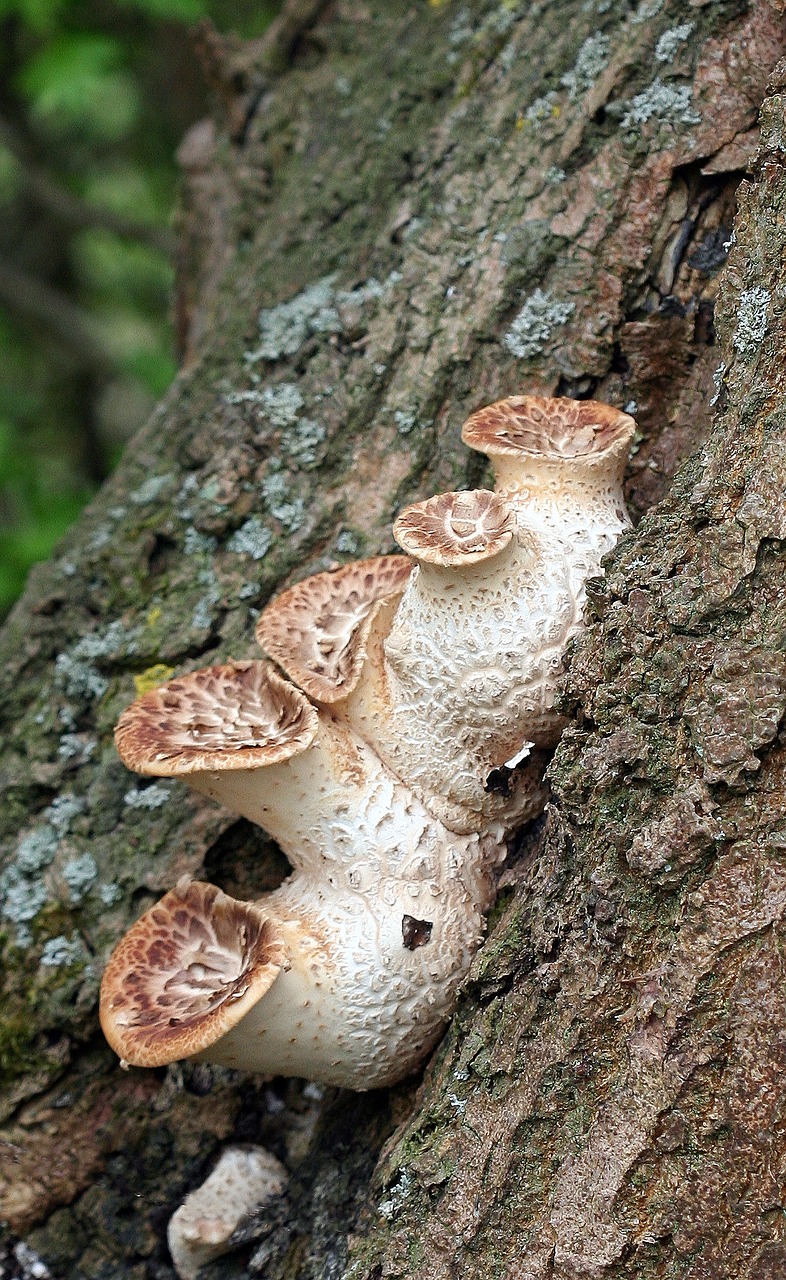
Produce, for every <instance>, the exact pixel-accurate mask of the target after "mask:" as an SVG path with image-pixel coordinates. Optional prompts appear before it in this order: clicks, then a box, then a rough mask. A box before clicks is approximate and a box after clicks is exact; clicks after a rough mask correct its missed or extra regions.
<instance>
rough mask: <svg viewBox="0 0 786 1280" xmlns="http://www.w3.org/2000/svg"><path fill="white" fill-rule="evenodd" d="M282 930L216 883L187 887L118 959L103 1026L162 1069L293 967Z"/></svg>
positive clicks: (116, 1045) (117, 1045) (104, 993)
mask: <svg viewBox="0 0 786 1280" xmlns="http://www.w3.org/2000/svg"><path fill="white" fill-rule="evenodd" d="M286 963H287V961H286V949H285V947H284V944H283V942H282V941H281V939H280V938H279V937H278V936H277V934H276V926H275V925H274V924H273V923H272V922H271V921H270V920H268V919H266V918H265V916H264V915H263V914H262V912H261V911H260V910H259V908H257V907H255V906H253V905H252V904H246V903H242V902H236V901H235V899H233V898H229V897H228V896H227V895H226V894H225V893H222V892H221V890H220V889H217V888H215V886H213V885H209V884H202V883H200V882H199V881H192V882H181V883H180V884H179V885H178V886H177V888H175V889H173V890H171V892H170V893H168V894H166V895H165V897H163V898H162V899H161V901H160V902H159V903H157V904H156V906H154V907H152V908H151V909H150V911H148V912H146V914H145V915H143V916H142V917H141V919H140V920H138V921H137V923H136V924H135V925H134V926H133V928H132V929H131V930H129V932H128V933H127V934H126V936H125V938H123V940H122V941H121V943H120V945H119V946H118V947H117V948H116V950H115V951H114V952H113V953H112V956H111V959H110V961H109V964H108V966H107V969H106V973H105V975H104V980H103V983H102V986H101V1011H100V1012H101V1025H102V1027H103V1029H104V1034H105V1035H106V1038H107V1040H108V1041H109V1043H110V1044H111V1045H112V1048H113V1049H114V1050H115V1052H116V1053H117V1054H118V1055H119V1056H120V1057H121V1058H123V1059H124V1060H125V1061H127V1062H131V1063H133V1064H134V1065H135V1066H146V1067H150V1066H161V1065H163V1064H164V1063H167V1062H172V1061H175V1060H177V1059H179V1058H183V1057H187V1056H188V1055H190V1054H193V1053H198V1052H200V1050H202V1049H204V1048H206V1047H207V1046H208V1045H210V1044H213V1043H214V1041H215V1040H217V1039H218V1038H219V1037H220V1036H222V1035H224V1033H225V1032H226V1031H228V1030H229V1028H230V1027H233V1026H235V1025H236V1023H237V1022H239V1021H240V1019H241V1017H242V1016H243V1015H244V1014H245V1013H246V1011H247V1010H248V1008H250V1007H251V1005H252V1004H255V1003H256V1001H257V1000H260V999H261V998H262V996H263V995H264V994H265V992H266V991H268V990H269V988H270V987H271V986H272V984H273V982H274V980H275V979H276V977H277V976H278V974H279V973H280V972H281V970H282V969H283V968H285V967H286Z"/></svg>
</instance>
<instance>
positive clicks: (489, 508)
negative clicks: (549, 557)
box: [393, 489, 514, 566]
mask: <svg viewBox="0 0 786 1280" xmlns="http://www.w3.org/2000/svg"><path fill="white" fill-rule="evenodd" d="M513 526H514V518H513V514H512V512H511V511H510V509H509V507H508V506H507V504H506V503H505V501H504V499H503V498H501V497H500V496H499V495H498V494H496V493H491V492H490V491H489V490H487V489H470V490H468V491H463V492H459V493H440V494H437V496H436V497H434V498H429V499H428V500H427V501H426V502H416V503H413V505H412V506H410V507H405V508H404V510H403V511H402V512H401V513H400V515H399V516H398V519H397V520H396V523H395V524H394V526H393V536H394V538H395V539H396V541H397V542H398V543H399V544H400V545H401V546H402V547H403V548H404V550H405V551H408V552H409V553H410V555H413V556H416V557H417V559H418V560H425V561H426V562H427V563H429V564H437V565H446V566H454V565H455V566H458V565H467V564H476V563H479V562H480V561H482V560H489V559H491V557H492V556H495V555H498V554H499V552H500V551H502V550H503V549H504V548H505V547H506V546H507V545H508V543H509V542H510V540H511V538H512V537H513Z"/></svg>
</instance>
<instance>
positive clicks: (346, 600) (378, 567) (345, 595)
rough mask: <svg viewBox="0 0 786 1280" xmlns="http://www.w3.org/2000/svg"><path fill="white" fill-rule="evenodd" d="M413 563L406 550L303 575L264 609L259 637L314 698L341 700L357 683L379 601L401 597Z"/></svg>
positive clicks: (292, 677) (266, 651) (268, 652)
mask: <svg viewBox="0 0 786 1280" xmlns="http://www.w3.org/2000/svg"><path fill="white" fill-rule="evenodd" d="M412 569H413V564H412V561H411V560H408V559H407V557H406V556H376V557H374V558H373V559H371V560H359V561H357V562H356V563H354V564H347V565H344V566H343V568H341V569H337V570H335V572H332V573H317V574H314V575H313V576H312V577H310V578H305V579H304V580H303V581H302V582H298V583H296V584H295V586H294V587H290V588H289V589H288V590H287V591H283V592H282V593H281V595H279V596H276V598H275V599H274V600H273V601H272V602H271V604H269V605H268V606H267V608H266V609H265V610H264V611H263V613H262V615H261V617H260V619H259V622H258V623H257V629H256V636H257V641H258V643H259V645H260V647H261V648H262V649H263V650H264V651H265V653H266V654H268V656H269V657H271V658H272V659H273V660H274V661H275V662H277V663H278V665H279V666H280V667H281V668H282V670H283V671H285V672H286V674H287V675H288V676H289V678H290V679H291V680H294V682H295V684H297V685H299V686H300V688H301V689H303V690H304V691H305V692H306V693H307V694H308V696H309V697H310V698H313V699H314V700H315V701H316V702H323V703H333V702H337V701H339V700H340V699H342V698H345V697H346V696H347V694H348V693H351V691H352V689H354V687H355V685H356V684H357V681H358V678H359V676H360V670H361V667H362V665H363V660H364V657H365V653H366V643H367V640H368V633H369V629H370V627H371V623H372V622H373V619H374V616H375V614H376V612H377V611H378V609H379V606H380V604H381V603H382V602H383V601H385V600H389V599H391V598H395V599H398V597H399V596H400V595H401V592H402V590H403V589H404V586H405V584H406V581H407V578H408V577H409V575H410V573H411V572H412Z"/></svg>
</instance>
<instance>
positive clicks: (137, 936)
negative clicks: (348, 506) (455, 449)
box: [101, 396, 635, 1089]
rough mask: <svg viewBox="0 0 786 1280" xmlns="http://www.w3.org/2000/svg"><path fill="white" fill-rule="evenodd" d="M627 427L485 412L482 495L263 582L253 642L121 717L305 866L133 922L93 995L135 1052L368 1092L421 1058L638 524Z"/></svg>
mask: <svg viewBox="0 0 786 1280" xmlns="http://www.w3.org/2000/svg"><path fill="white" fill-rule="evenodd" d="M634 426H635V424H634V422H633V419H632V418H630V417H628V416H627V415H626V414H624V413H621V412H619V411H618V410H615V409H612V408H610V407H609V406H607V405H604V404H599V403H594V402H592V401H571V400H564V399H543V398H538V397H532V396H518V397H514V398H512V399H509V400H503V401H501V402H499V403H498V404H494V405H491V406H490V407H488V408H485V409H481V410H480V411H479V412H477V413H475V414H473V416H472V417H471V418H470V419H469V421H468V422H467V423H466V425H465V427H464V432H463V438H464V440H465V442H466V443H467V444H468V445H469V446H470V447H471V448H474V449H477V450H480V451H481V452H482V453H485V454H487V455H488V456H489V458H490V459H491V462H492V465H493V468H494V473H495V491H494V492H489V491H486V490H475V491H472V492H460V493H448V494H441V495H439V496H438V497H434V498H430V499H429V500H428V501H426V502H419V503H416V504H414V505H413V506H410V507H407V508H406V510H404V511H403V512H402V513H401V514H400V515H399V517H398V519H397V521H396V523H395V526H394V535H395V538H396V540H397V542H398V543H399V544H400V546H401V547H402V549H403V550H404V551H405V552H406V553H407V554H406V555H402V556H399V555H396V556H382V557H377V558H375V559H371V560H364V561H360V562H359V563H355V564H350V565H346V566H344V567H343V568H341V569H339V570H337V571H336V572H329V573H320V574H317V575H316V576H314V577H311V578H307V579H305V581H302V582H299V583H298V584H297V585H296V586H294V587H291V588H289V589H288V590H286V591H284V592H283V593H282V594H281V595H279V596H278V597H277V598H276V599H274V600H273V601H272V603H271V604H270V605H269V606H268V607H267V609H266V610H265V611H264V613H263V614H262V616H261V618H260V620H259V624H258V627H257V639H258V641H259V644H260V646H261V648H262V650H263V652H264V653H265V655H266V658H265V659H264V660H261V659H260V660H258V661H244V662H230V663H227V664H225V665H223V666H215V667H210V668H207V669H206V670H201V671H195V672H192V673H191V674H188V675H183V676H178V677H177V678H175V679H173V680H170V681H169V682H168V683H166V684H164V685H162V686H160V687H159V688H157V689H155V690H153V691H152V692H149V693H146V694H145V695H144V696H143V697H141V698H139V699H138V700H137V701H136V702H135V703H133V705H132V706H130V707H129V708H128V709H127V710H126V711H125V712H124V713H123V715H122V716H121V718H120V722H119V724H118V726H117V731H116V741H117V747H118V751H119V753H120V755H121V757H122V759H123V761H124V762H125V764H126V765H127V766H128V767H129V768H131V769H134V770H136V771H138V772H140V773H143V774H148V775H156V776H159V777H169V778H171V777H182V778H183V780H184V781H185V782H187V783H188V784H189V785H190V786H192V787H194V788H195V789H196V790H197V791H200V792H202V793H203V794H205V795H207V796H210V797H212V798H213V799H215V800H217V801H219V802H220V803H221V804H223V805H225V806H226V807H227V808H229V809H231V810H233V811H234V812H235V813H238V814H241V815H243V816H244V817H246V818H248V819H250V820H251V821H252V822H255V823H258V824H259V825H260V826H261V827H263V828H264V829H265V830H266V831H267V832H268V833H269V834H270V835H272V836H273V837H274V838H275V839H276V840H277V841H278V843H279V845H280V847H281V849H282V850H283V852H284V853H285V854H286V856H287V858H288V859H289V861H290V864H291V866H292V874H291V876H290V877H289V878H288V879H287V880H286V881H285V882H284V884H283V885H281V887H280V888H278V889H276V890H275V891H274V892H273V893H269V894H267V895H265V896H264V897H263V898H261V899H260V900H259V901H256V902H240V901H237V900H235V899H233V898H231V897H229V896H228V895H227V894H225V893H223V892H222V891H221V890H220V889H217V888H215V887H214V886H212V885H208V884H203V883H200V882H198V881H188V880H186V881H184V882H181V883H179V884H178V885H177V886H176V887H175V888H174V889H172V891H171V892H170V893H168V894H166V896H165V897H164V898H163V899H162V900H161V901H160V902H159V903H157V905H156V906H154V907H153V908H152V909H151V910H149V911H148V912H147V913H146V914H145V915H143V916H142V918H141V919H140V920H139V921H137V923H136V924H135V925H134V926H133V928H132V929H131V930H130V931H129V932H128V933H127V934H126V936H125V937H124V938H123V940H122V941H121V942H120V944H119V945H118V947H117V948H116V949H115V951H114V952H113V954H112V956H111V958H110V960H109V964H108V966H107V969H106V972H105V974H104V979H103V983H102V988H101V1021H102V1025H103V1028H104V1032H105V1034H106V1037H107V1039H108V1040H109V1043H110V1044H111V1045H112V1047H113V1048H114V1049H115V1051H116V1052H117V1053H118V1054H119V1056H120V1057H121V1059H123V1061H124V1062H127V1063H132V1064H134V1065H138V1066H160V1065H162V1064H164V1063H168V1062H172V1061H176V1060H179V1059H182V1058H191V1059H193V1058H198V1059H203V1060H208V1061H211V1062H218V1063H222V1064H225V1065H228V1066H231V1067H238V1068H241V1069H244V1070H248V1071H254V1072H260V1073H264V1074H265V1075H267V1076H272V1075H295V1076H303V1077H306V1078H308V1079H310V1080H316V1081H322V1082H326V1083H330V1084H335V1085H343V1086H347V1087H349V1088H353V1089H370V1088H377V1087H379V1086H383V1085H389V1084H392V1083H393V1082H394V1081H396V1080H399V1079H401V1078H403V1077H405V1076H406V1075H407V1074H409V1073H410V1072H412V1071H413V1070H414V1068H415V1067H416V1066H417V1065H418V1063H419V1062H420V1061H421V1060H422V1059H423V1057H424V1056H425V1055H426V1054H427V1053H428V1051H429V1049H430V1048H431V1047H432V1046H433V1045H434V1043H435V1042H436V1040H437V1038H438V1037H439V1035H440V1032H441V1030H442V1028H443V1027H444V1025H445V1022H446V1020H447V1019H448V1017H449V1016H450V1013H451V1011H452V1008H453V1004H454V1001H455V997H456V992H457V989H458V987H459V984H460V983H461V981H462V979H463V977H464V976H465V975H466V973H467V970H468V967H469V964H470V962H471V960H472V957H473V955H474V954H475V951H476V950H477V948H478V946H479V944H480V942H481V939H482V934H483V925H484V913H485V912H486V911H487V910H488V908H489V906H490V905H491V902H492V900H493V894H494V884H495V871H496V869H497V868H498V866H499V864H500V862H501V860H502V859H503V857H504V854H505V851H506V841H507V839H508V837H509V835H510V833H511V832H512V831H513V830H514V829H515V827H516V826H517V825H519V824H520V823H521V822H522V820H524V819H526V818H528V817H531V816H533V815H534V814H536V813H537V812H538V811H539V810H540V809H541V808H542V806H543V803H544V799H545V796H544V790H543V783H542V772H543V767H544V762H545V759H546V752H547V751H548V750H549V749H550V748H551V747H553V745H554V743H555V741H556V739H557V737H558V736H559V733H560V730H561V727H562V722H561V720H560V718H559V716H558V715H557V714H556V713H555V711H554V709H553V702H554V695H555V688H556V679H557V675H558V672H559V668H560V664H561V661H562V657H563V654H564V651H565V645H566V643H567V641H568V640H569V639H570V637H571V636H572V635H574V633H575V632H576V630H577V628H578V627H579V626H580V625H581V617H582V607H583V602H584V583H585V581H586V579H587V577H589V576H590V575H592V574H595V573H597V572H598V571H599V569H600V561H601V557H602V556H603V555H604V554H605V552H606V551H608V550H609V549H610V547H611V546H612V545H613V544H614V542H615V540H616V538H617V537H618V535H619V534H620V533H621V531H622V530H623V529H625V528H626V527H627V525H628V518H627V515H626V513H625V508H624V504H623V498H622V488H621V482H622V472H623V469H624V465H625V460H626V458H627V453H628V448H629V444H630V440H631V437H632V434H633V431H634ZM281 672H283V675H282V674H281Z"/></svg>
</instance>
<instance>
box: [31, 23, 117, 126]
mask: <svg viewBox="0 0 786 1280" xmlns="http://www.w3.org/2000/svg"><path fill="white" fill-rule="evenodd" d="M122 63H123V48H122V45H121V44H120V42H119V41H117V40H114V39H112V38H111V37H110V36H98V35H90V34H87V33H81V34H78V35H75V34H62V35H59V36H57V37H56V38H55V39H54V40H52V41H50V43H49V44H48V45H46V46H45V47H44V48H43V49H41V50H39V52H38V53H36V54H34V55H33V56H32V57H31V58H30V59H29V60H28V62H27V63H26V65H25V66H24V67H23V68H22V70H21V72H20V73H19V76H18V84H19V87H20V89H21V90H22V92H23V93H24V94H25V95H26V97H27V98H28V99H29V101H30V106H31V110H32V112H33V115H34V116H35V117H36V118H37V119H38V120H39V121H41V122H42V123H43V124H45V125H47V126H48V127H49V128H50V129H53V130H55V131H57V132H60V133H62V132H64V131H65V132H67V131H69V130H70V131H76V132H77V133H79V134H82V135H85V136H87V137H93V138H97V139H104V140H108V141H112V140H115V139H118V138H121V137H123V136H124V134H126V133H127V132H128V130H129V129H130V128H131V126H132V125H133V124H134V122H135V120H136V118H137V116H138V113H139V105H140V104H139V94H138V90H137V87H136V84H135V82H134V80H133V78H132V77H131V75H130V74H129V73H128V72H127V71H126V70H124V69H123V68H122Z"/></svg>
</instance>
